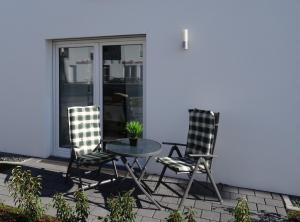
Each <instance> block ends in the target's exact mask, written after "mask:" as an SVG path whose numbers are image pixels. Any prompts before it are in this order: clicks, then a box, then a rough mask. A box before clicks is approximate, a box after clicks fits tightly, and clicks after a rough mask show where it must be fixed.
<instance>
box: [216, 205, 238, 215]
mask: <svg viewBox="0 0 300 222" xmlns="http://www.w3.org/2000/svg"><path fill="white" fill-rule="evenodd" d="M211 211H213V212H218V213H227V214H229V213H231V212H232V211H233V207H228V206H224V205H214V204H213V206H212V209H211Z"/></svg>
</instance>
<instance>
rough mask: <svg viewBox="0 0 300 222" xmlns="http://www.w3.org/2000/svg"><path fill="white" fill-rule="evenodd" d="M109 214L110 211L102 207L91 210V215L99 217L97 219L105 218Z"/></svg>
mask: <svg viewBox="0 0 300 222" xmlns="http://www.w3.org/2000/svg"><path fill="white" fill-rule="evenodd" d="M108 213H109V211H108V210H106V209H104V208H102V207H94V208H92V209H90V214H91V215H94V216H97V217H98V216H101V217H105V216H106V215H107V214H108Z"/></svg>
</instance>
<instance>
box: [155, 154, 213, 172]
mask: <svg viewBox="0 0 300 222" xmlns="http://www.w3.org/2000/svg"><path fill="white" fill-rule="evenodd" d="M156 161H157V162H159V163H162V164H164V165H167V166H168V167H169V168H171V169H172V170H174V171H175V172H179V173H181V172H191V171H193V170H194V169H195V165H196V162H195V161H194V160H192V159H190V158H186V157H157V158H156ZM205 164H207V166H208V168H209V164H210V163H209V162H207V161H206V162H205ZM198 170H199V171H205V167H204V165H203V164H202V163H201V164H199V169H198Z"/></svg>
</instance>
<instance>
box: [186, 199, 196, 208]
mask: <svg viewBox="0 0 300 222" xmlns="http://www.w3.org/2000/svg"><path fill="white" fill-rule="evenodd" d="M194 205H195V200H191V199H185V200H184V202H183V206H185V207H194Z"/></svg>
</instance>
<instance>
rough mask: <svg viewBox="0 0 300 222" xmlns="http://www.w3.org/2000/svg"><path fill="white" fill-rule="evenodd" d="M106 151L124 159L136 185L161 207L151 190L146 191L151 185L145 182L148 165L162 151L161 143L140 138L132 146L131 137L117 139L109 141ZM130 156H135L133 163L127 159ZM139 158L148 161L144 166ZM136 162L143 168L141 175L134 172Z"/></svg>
mask: <svg viewBox="0 0 300 222" xmlns="http://www.w3.org/2000/svg"><path fill="white" fill-rule="evenodd" d="M106 151H107V152H111V153H113V154H116V155H117V156H120V159H121V160H122V162H123V164H124V165H125V167H126V169H127V171H128V173H129V174H130V176H131V177H132V179H133V180H134V181H135V183H136V185H137V186H138V187H139V188H140V190H141V191H142V192H143V193H144V194H145V195H146V196H147V197H148V198H149V199H150V200H151V201H152V203H153V204H155V206H156V207H157V208H159V209H161V207H160V205H159V204H158V203H157V201H156V200H154V198H153V197H152V195H151V194H150V193H149V192H147V191H146V189H148V190H150V189H149V187H147V185H146V183H144V182H143V177H144V174H145V171H146V166H147V164H148V162H149V161H150V159H151V158H152V157H153V156H156V155H158V154H159V153H160V151H161V144H160V143H158V142H156V141H154V140H150V139H138V142H137V146H130V145H129V139H128V138H124V139H117V140H114V141H111V142H109V143H107V144H106ZM128 157H133V158H134V161H133V163H132V164H131V165H130V163H129V162H128V159H127V158H128ZM138 158H146V163H145V164H144V166H143V167H142V166H141V165H140V163H139V162H138ZM135 163H136V164H137V165H138V167H139V168H140V170H141V174H140V176H139V177H138V176H137V175H136V174H135V173H134V170H133V166H134V164H135ZM145 188H146V189H145Z"/></svg>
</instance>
